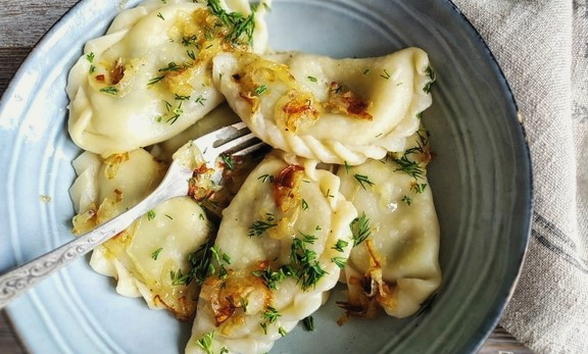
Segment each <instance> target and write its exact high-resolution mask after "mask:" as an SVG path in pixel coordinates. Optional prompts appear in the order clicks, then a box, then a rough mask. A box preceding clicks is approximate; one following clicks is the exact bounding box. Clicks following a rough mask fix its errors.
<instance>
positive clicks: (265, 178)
mask: <svg viewBox="0 0 588 354" xmlns="http://www.w3.org/2000/svg"><path fill="white" fill-rule="evenodd" d="M257 179H258V180H259V181H261V183H265V182H268V181H269V182H270V183H273V182H274V176H271V175H267V174H266V175H261V176H259V177H257Z"/></svg>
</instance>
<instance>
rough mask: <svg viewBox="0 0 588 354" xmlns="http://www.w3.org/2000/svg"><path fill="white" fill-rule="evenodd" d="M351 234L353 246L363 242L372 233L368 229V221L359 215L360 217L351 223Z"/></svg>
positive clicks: (363, 214) (362, 215) (362, 214)
mask: <svg viewBox="0 0 588 354" xmlns="http://www.w3.org/2000/svg"><path fill="white" fill-rule="evenodd" d="M351 233H352V234H353V246H354V247H355V246H357V245H359V244H360V243H362V242H363V241H365V240H366V239H367V238H368V237H369V236H370V235H371V233H372V231H371V228H370V219H369V218H368V217H367V216H366V215H365V213H361V215H360V216H359V217H357V218H355V219H353V221H352V222H351Z"/></svg>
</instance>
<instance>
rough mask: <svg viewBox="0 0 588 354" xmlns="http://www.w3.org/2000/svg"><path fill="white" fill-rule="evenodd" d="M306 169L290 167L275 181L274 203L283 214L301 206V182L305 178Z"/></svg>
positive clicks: (295, 166) (281, 172)
mask: <svg viewBox="0 0 588 354" xmlns="http://www.w3.org/2000/svg"><path fill="white" fill-rule="evenodd" d="M303 171H304V168H303V167H302V166H298V165H289V166H287V167H286V168H284V169H283V170H282V171H280V173H279V174H278V175H277V176H276V178H275V179H274V201H275V202H276V205H277V206H278V208H279V209H280V210H281V211H282V212H287V211H288V210H290V209H291V208H296V207H298V205H299V204H300V201H301V198H300V182H301V181H302V178H303V177H304V172H303Z"/></svg>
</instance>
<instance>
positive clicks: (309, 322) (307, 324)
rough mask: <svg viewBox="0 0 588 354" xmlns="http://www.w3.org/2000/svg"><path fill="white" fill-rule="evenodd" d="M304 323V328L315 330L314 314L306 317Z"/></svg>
mask: <svg viewBox="0 0 588 354" xmlns="http://www.w3.org/2000/svg"><path fill="white" fill-rule="evenodd" d="M302 324H303V325H304V329H306V330H307V331H309V332H312V331H314V318H313V317H312V316H308V317H305V318H304V319H303V320H302Z"/></svg>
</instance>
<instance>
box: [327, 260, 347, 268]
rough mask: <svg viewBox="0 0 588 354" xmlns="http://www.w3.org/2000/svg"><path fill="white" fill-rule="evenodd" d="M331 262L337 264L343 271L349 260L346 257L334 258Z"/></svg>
mask: <svg viewBox="0 0 588 354" xmlns="http://www.w3.org/2000/svg"><path fill="white" fill-rule="evenodd" d="M331 262H333V263H335V264H336V265H337V267H339V268H341V269H343V268H345V265H346V264H347V259H345V258H344V257H333V258H331Z"/></svg>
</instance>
